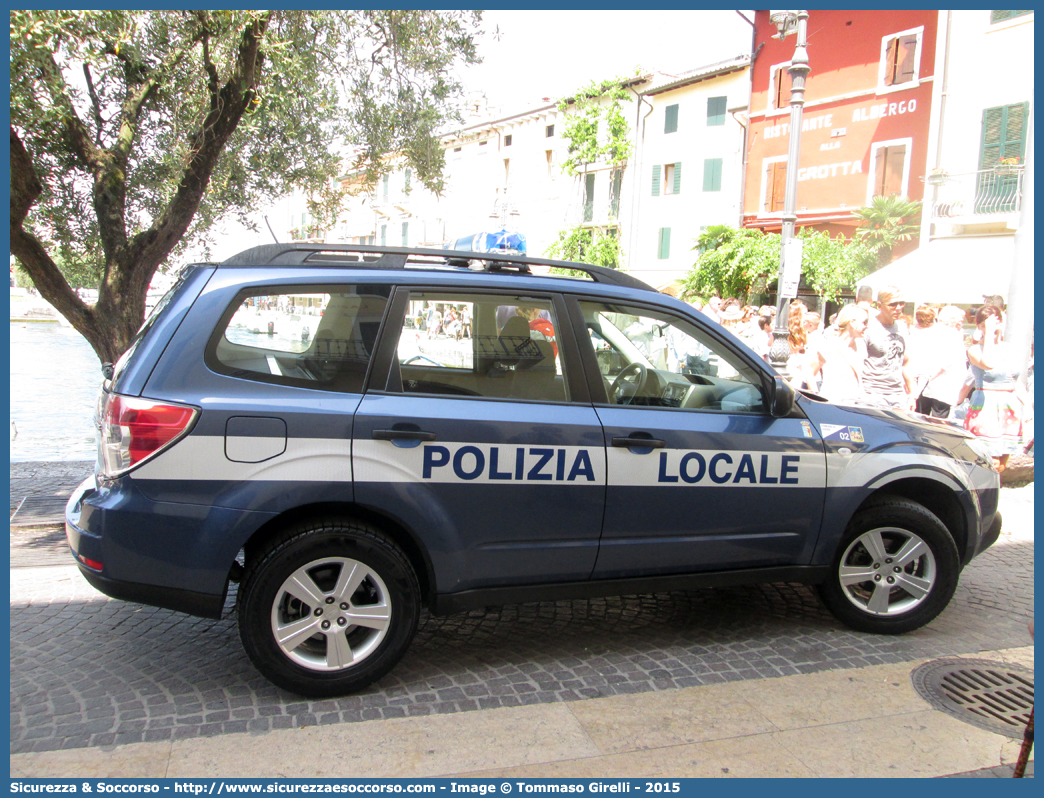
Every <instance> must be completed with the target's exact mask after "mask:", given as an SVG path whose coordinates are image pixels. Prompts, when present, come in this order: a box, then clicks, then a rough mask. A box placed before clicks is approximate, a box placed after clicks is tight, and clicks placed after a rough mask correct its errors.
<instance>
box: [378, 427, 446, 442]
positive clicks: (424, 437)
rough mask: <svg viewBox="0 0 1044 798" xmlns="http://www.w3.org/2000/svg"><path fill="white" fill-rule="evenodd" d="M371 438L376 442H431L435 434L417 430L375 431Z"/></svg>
mask: <svg viewBox="0 0 1044 798" xmlns="http://www.w3.org/2000/svg"><path fill="white" fill-rule="evenodd" d="M373 438H374V440H378V441H433V440H435V433H434V432H425V431H424V430H419V429H375V430H374V431H373Z"/></svg>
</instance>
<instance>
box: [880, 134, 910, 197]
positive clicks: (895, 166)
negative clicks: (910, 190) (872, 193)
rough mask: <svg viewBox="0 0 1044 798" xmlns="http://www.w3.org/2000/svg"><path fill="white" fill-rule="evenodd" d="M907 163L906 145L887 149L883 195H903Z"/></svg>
mask: <svg viewBox="0 0 1044 798" xmlns="http://www.w3.org/2000/svg"><path fill="white" fill-rule="evenodd" d="M905 163H906V145H903V146H900V147H887V148H886V153H885V162H884V168H885V171H884V181H883V186H882V189H881V194H882V195H883V196H885V197H889V196H891V195H892V194H896V195H898V196H902V194H903V166H904V165H905Z"/></svg>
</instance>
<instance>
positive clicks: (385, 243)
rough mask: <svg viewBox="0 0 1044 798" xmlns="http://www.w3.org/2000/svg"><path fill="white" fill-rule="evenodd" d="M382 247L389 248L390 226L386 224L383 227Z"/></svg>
mask: <svg viewBox="0 0 1044 798" xmlns="http://www.w3.org/2000/svg"><path fill="white" fill-rule="evenodd" d="M381 246H382V247H386V246H388V225H386V224H382V225H381Z"/></svg>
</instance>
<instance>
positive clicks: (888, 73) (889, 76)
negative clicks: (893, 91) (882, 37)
mask: <svg viewBox="0 0 1044 798" xmlns="http://www.w3.org/2000/svg"><path fill="white" fill-rule="evenodd" d="M898 52H899V40H898V39H889V40H888V48H887V49H886V50H885V81H884V82H885V85H886V86H891V85H893V84H894V83H895V58H896V55H897V53H898Z"/></svg>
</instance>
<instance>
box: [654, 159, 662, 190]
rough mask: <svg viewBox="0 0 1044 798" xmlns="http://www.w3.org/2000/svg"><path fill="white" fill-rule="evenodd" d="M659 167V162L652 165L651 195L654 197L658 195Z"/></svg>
mask: <svg viewBox="0 0 1044 798" xmlns="http://www.w3.org/2000/svg"><path fill="white" fill-rule="evenodd" d="M660 168H661V167H660V165H659V164H657V165H656V166H654V167H653V186H652V195H653V196H654V197H658V196H660Z"/></svg>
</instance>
